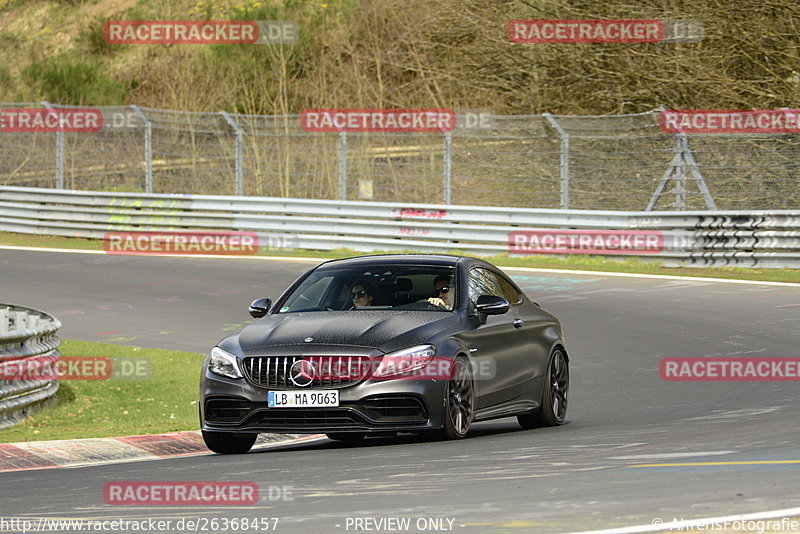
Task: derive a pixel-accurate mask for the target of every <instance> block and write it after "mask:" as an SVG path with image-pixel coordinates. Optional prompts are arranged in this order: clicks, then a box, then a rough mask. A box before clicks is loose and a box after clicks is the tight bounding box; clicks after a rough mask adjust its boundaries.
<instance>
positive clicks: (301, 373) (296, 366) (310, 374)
mask: <svg viewBox="0 0 800 534" xmlns="http://www.w3.org/2000/svg"><path fill="white" fill-rule="evenodd" d="M316 374H317V370H316V369H314V364H313V363H311V362H310V361H308V360H297V361H296V362H294V363H293V364H292V366H291V367H290V368H289V380H291V381H292V383H293V384H294V385H295V386H297V387H299V388H304V387H306V386H310V385H311V383H312V382H313V381H314V376H315V375H316Z"/></svg>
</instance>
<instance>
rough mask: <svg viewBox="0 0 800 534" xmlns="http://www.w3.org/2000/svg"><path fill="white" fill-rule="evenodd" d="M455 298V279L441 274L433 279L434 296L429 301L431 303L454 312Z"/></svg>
mask: <svg viewBox="0 0 800 534" xmlns="http://www.w3.org/2000/svg"><path fill="white" fill-rule="evenodd" d="M455 296H456V288H455V287H453V279H452V278H451V277H450V276H448V275H446V274H441V275H439V276H437V277H436V278H434V279H433V296H432V297H431V298H429V299H428V302H429V303H431V304H433V305H434V306H439V307H440V308H444V309H446V310H452V309H453V303H454V302H455V300H456V298H455Z"/></svg>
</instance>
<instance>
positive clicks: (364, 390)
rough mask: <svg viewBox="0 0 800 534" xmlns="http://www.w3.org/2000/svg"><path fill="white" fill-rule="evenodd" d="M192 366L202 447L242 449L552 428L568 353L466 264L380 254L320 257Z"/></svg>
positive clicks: (563, 407)
mask: <svg viewBox="0 0 800 534" xmlns="http://www.w3.org/2000/svg"><path fill="white" fill-rule="evenodd" d="M250 314H251V315H252V316H253V317H256V318H258V320H257V321H255V322H254V323H253V324H251V325H249V326H247V327H246V328H244V329H243V330H242V331H241V332H239V333H238V334H234V335H231V336H229V337H226V338H225V339H223V340H222V341H220V343H219V344H218V345H217V346H216V347H214V348H213V349H212V350H211V352H210V353H209V354H208V356H207V357H206V359H205V361H204V362H203V368H202V374H201V380H200V423H201V428H202V433H203V439H204V440H205V443H206V445H207V446H208V448H209V449H211V450H212V451H215V452H219V453H243V452H247V451H248V450H250V448H251V447H252V446H253V443H254V442H255V440H256V438H257V437H258V434H259V433H261V432H293V433H325V434H327V436H328V437H329V438H331V439H336V440H358V439H363V438H364V437H366V436H367V435H371V434H372V435H375V434H377V435H385V434H387V433H398V432H415V433H420V432H430V433H435V434H436V435H438V436H440V437H444V438H449V439H457V438H463V437H465V436H466V435H467V433H468V432H469V429H470V425H471V424H472V423H473V422H476V421H485V420H487V419H495V418H500V417H510V416H516V417H517V419H518V421H519V423H520V424H521V425H522V426H523V427H525V428H532V427H535V426H552V425H560V424H561V423H563V422H564V418H565V416H566V411H567V393H568V389H569V357H568V356H567V351H566V349H565V346H564V336H563V333H562V329H561V325H560V323H559V321H558V319H556V318H555V317H553V316H552V315H550V314H549V313H547V312H546V311H544V310H543V309H541V308H540V307H539V306H538V305H537V304H536V303H533V302H531V301H530V300H528V298H527V297H526V296H525V295H524V294H523V292H522V291H520V289H519V288H518V287H517V286H516V284H514V282H513V281H511V279H510V278H509V277H508V276H507V275H506V274H505V273H503V272H502V271H501V270H499V269H498V268H497V267H495V266H493V265H491V264H490V263H487V262H485V261H483V260H480V259H477V258H469V257H459V256H445V255H417V254H387V255H375V256H362V257H357V258H349V259H344V260H333V261H327V262H325V263H322V264H321V265H319V266H317V267H315V268H313V269H311V270H310V271H308V272H306V273H305V274H304V275H302V276H301V277H300V278H299V279H297V281H295V282H294V283H293V284H292V285H291V287H289V288H288V289H287V290H286V291H285V292H284V294H283V295H281V296H280V298H278V299H277V300H276V301H275V303H274V304H273V303H272V302H271V301H270V299H267V298H261V299H258V300H255V301H253V302H252V303H251V304H250Z"/></svg>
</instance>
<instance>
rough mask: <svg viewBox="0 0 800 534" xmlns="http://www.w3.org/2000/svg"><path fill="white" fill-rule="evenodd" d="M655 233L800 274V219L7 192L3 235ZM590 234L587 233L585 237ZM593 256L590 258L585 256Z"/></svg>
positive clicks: (275, 244)
mask: <svg viewBox="0 0 800 534" xmlns="http://www.w3.org/2000/svg"><path fill="white" fill-rule="evenodd" d="M596 229H600V230H612V231H656V232H659V236H660V238H661V239H662V240H663V246H662V247H660V249H659V250H658V251H657V252H652V251H650V252H647V253H641V254H639V253H637V252H636V251H629V252H630V255H633V256H637V255H638V256H643V257H653V256H657V257H659V258H660V259H662V260H664V261H665V263H667V264H683V265H686V264H690V265H696V266H710V265H739V266H759V267H797V266H800V211H788V210H787V211H751V212H743V211H729V212H720V211H694V212H691V211H680V212H674V211H673V212H669V211H663V212H646V211H641V212H628V211H593V210H556V209H525V208H505V207H485V206H460V205H458V206H455V205H437V204H401V203H382V202H356V201H335V200H309V199H287V198H271V197H236V196H212V195H164V194H144V193H109V192H97V191H64V190H58V189H42V188H22V187H0V231H7V232H20V233H31V234H46V235H61V236H72V237H88V238H103V237H105V236H106V233H107V232H110V231H208V230H225V231H250V232H255V233H257V234H258V235H259V237H260V243H261V246H262V247H268V248H273V249H275V248H278V249H279V248H296V249H316V250H332V249H336V248H341V247H345V248H350V249H354V250H358V251H366V252H368V251H375V250H395V251H397V250H414V251H419V252H454V251H458V252H464V253H468V254H476V255H493V254H502V253H509V252H513V251H512V250H511V246H510V245H509V242H510V240H512V233H517V232H520V231H544V232H550V233H552V234H558V233H564V232H565V230H596ZM588 233H590V232H587V234H588ZM587 253H588V252H587Z"/></svg>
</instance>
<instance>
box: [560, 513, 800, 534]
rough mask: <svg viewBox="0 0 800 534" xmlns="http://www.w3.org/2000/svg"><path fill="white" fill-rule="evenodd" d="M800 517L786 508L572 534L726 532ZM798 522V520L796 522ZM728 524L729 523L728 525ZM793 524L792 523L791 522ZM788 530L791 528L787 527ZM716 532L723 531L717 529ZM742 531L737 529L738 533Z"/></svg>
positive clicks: (573, 533) (654, 522) (656, 520)
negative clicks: (743, 524)
mask: <svg viewBox="0 0 800 534" xmlns="http://www.w3.org/2000/svg"><path fill="white" fill-rule="evenodd" d="M798 515H800V508H786V509H784V510H772V511H769V512H756V513H753V514H740V515H727V516H720V517H708V518H704V519H687V520H679V521H672V520H662V519H660V518H659V519H654V520H653V523H651V524H649V525H636V526H632V527H621V528H608V529H605V530H586V531H580V532H571V533H570V534H636V533H638V532H667V531H678V532H681V531H686V530H689V529H692V528H697V527H706V526H716V525H720V526H722V525H725V526H726V531H727V527H731V528H733V526H734V525H733V524H732V523H734V522H736V521H759V520H765V519H772V520H773V521H779V520H781V519H788V518H790V517H793V516H798ZM659 521H661V522H660V523H659ZM795 521H797V520H795ZM726 522H727V523H726ZM789 523H791V521H789ZM785 528H786V529H788V528H789V526H788V525H787V526H786V527H785ZM701 530H702V529H701ZM716 530H722V529H720V528H717V529H716ZM739 530H742V529H741V528H740V529H737V531H739ZM749 530H752V531H753V532H758V531H757V530H753V529H749ZM749 530H748V529H744V530H743V531H744V532H747V531H749ZM781 532H791V530H785V529H784V530H781Z"/></svg>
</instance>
